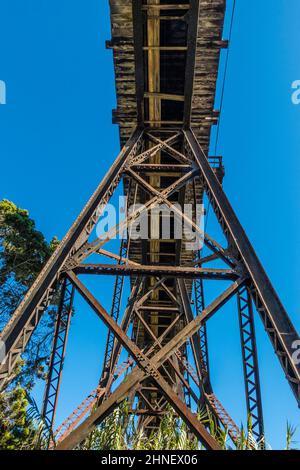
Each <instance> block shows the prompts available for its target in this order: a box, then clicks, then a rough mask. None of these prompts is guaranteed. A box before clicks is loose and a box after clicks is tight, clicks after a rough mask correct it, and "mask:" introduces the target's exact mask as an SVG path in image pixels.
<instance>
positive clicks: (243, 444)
mask: <svg viewBox="0 0 300 470" xmlns="http://www.w3.org/2000/svg"><path fill="white" fill-rule="evenodd" d="M198 419H199V421H200V422H201V423H202V424H203V425H204V426H205V427H206V428H207V429H208V430H209V432H210V434H211V435H212V436H213V437H214V438H215V439H216V440H217V442H218V443H219V444H220V446H221V448H222V449H223V450H235V449H236V450H257V451H259V450H262V449H263V448H264V439H263V440H262V441H261V442H259V443H256V442H255V440H254V437H253V434H252V429H251V422H250V420H249V421H248V426H247V431H245V430H244V429H243V428H242V430H241V436H240V439H239V441H238V443H237V445H234V444H233V443H232V442H231V441H230V438H229V436H228V432H227V430H226V429H223V428H221V427H220V426H218V425H217V424H216V422H215V420H214V419H213V417H212V416H211V414H210V413H209V412H207V411H200V412H198ZM295 433H296V428H295V427H293V426H291V425H290V424H287V434H286V446H285V450H292V448H295V447H294V446H295V444H296V442H295V441H293V438H294V436H295ZM77 449H78V450H149V451H151V450H204V447H203V446H202V445H201V444H199V442H198V439H197V438H196V437H195V436H194V435H193V434H192V433H191V432H190V431H189V430H188V428H187V426H186V424H185V422H184V421H183V420H182V419H180V418H179V417H178V416H177V415H176V413H175V411H174V410H173V408H172V407H171V406H170V405H168V407H167V413H166V414H164V415H163V417H162V419H161V422H160V425H159V427H158V429H156V430H155V431H154V432H152V433H150V435H149V434H146V433H145V431H144V429H143V428H142V427H140V426H139V424H138V419H137V417H135V416H134V415H132V414H130V413H129V404H128V402H127V401H126V400H125V401H124V402H123V403H122V404H121V405H120V406H119V407H118V408H116V409H115V410H114V411H113V412H112V413H111V414H110V415H109V416H108V417H107V418H106V419H105V420H104V421H103V422H102V423H101V424H100V425H98V426H97V427H96V428H95V430H94V431H93V432H92V433H91V434H90V436H89V437H88V438H87V439H86V440H85V441H84V442H83V443H82V444H80V445H79V446H78V447H77Z"/></svg>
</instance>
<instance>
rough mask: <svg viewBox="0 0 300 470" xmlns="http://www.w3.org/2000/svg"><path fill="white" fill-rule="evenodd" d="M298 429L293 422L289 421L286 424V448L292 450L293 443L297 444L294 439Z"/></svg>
mask: <svg viewBox="0 0 300 470" xmlns="http://www.w3.org/2000/svg"><path fill="white" fill-rule="evenodd" d="M296 431H297V427H296V426H293V425H292V424H291V423H289V422H287V424H286V448H285V449H286V450H292V445H295V444H296V441H295V440H294V439H293V438H294V436H295V434H296Z"/></svg>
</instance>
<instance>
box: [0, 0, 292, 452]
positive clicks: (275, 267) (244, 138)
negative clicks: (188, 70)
mask: <svg viewBox="0 0 300 470" xmlns="http://www.w3.org/2000/svg"><path fill="white" fill-rule="evenodd" d="M228 3H229V7H230V5H231V4H232V2H231V1H229V2H228ZM299 10H300V5H299V1H298V0H237V1H236V12H235V20H234V25H233V31H232V42H231V46H230V56H229V64H228V72H227V79H226V86H225V94H224V103H223V113H222V119H221V124H220V135H219V142H218V148H217V153H218V154H221V155H223V157H224V163H225V167H226V178H225V181H224V188H225V190H226V192H227V194H228V196H229V197H230V200H231V202H232V204H233V207H234V208H235V210H236V212H237V214H238V216H239V217H240V220H241V222H242V223H243V224H244V227H245V229H246V231H247V233H248V235H249V237H250V239H251V241H252V242H253V245H254V247H255V249H256V250H257V253H258V255H259V256H260V258H261V261H262V262H263V264H264V266H265V268H266V270H267V272H268V274H269V275H270V278H271V280H272V281H273V283H274V285H275V287H276V289H277V290H278V293H279V295H280V297H281V298H282V301H283V303H284V305H285V306H286V308H287V310H288V312H289V314H290V316H291V318H292V320H293V322H294V324H295V326H296V328H297V329H298V331H300V301H299V298H300V296H299V293H300V292H299V275H300V272H299V270H300V268H299V266H300V263H299V262H300V255H299V238H300V237H299V232H300V226H299V208H300V207H299V205H300V202H299V201H300V189H299V178H300V171H299V170H300V163H299V150H300V140H299V126H300V105H299V106H295V105H293V104H292V101H291V94H292V90H291V84H292V82H293V81H294V80H300V65H299V54H298V44H299V31H300V11H299ZM0 18H1V19H0V22H1V27H0V50H1V55H0V80H4V81H5V82H6V86H7V104H6V105H1V106H0V132H1V134H0V135H1V138H0V158H1V166H0V198H3V197H5V198H8V199H11V200H13V201H14V202H15V203H16V204H18V205H20V206H21V207H24V208H27V209H28V210H29V211H30V214H31V216H32V217H33V218H34V219H35V220H36V222H37V226H38V228H39V229H40V230H41V231H42V232H44V233H45V235H46V236H47V238H49V239H50V238H51V237H52V236H53V235H57V236H58V237H60V238H62V237H63V235H64V233H65V232H66V230H67V229H68V227H69V226H70V224H71V222H72V221H73V220H74V218H75V217H76V216H77V214H78V213H79V211H80V210H81V208H82V206H83V205H84V204H85V202H86V200H87V199H88V198H89V196H90V194H91V192H92V191H93V190H94V189H95V187H96V186H97V184H98V183H99V181H100V179H101V177H102V176H103V174H104V173H105V171H106V170H107V169H108V168H109V166H110V165H111V164H112V162H113V160H114V158H115V156H116V155H117V153H118V150H119V140H118V129H117V127H116V126H114V125H112V124H111V110H112V108H114V107H115V86H114V75H113V64H112V53H111V51H106V50H105V40H106V39H110V21H109V11H108V1H107V0H89V1H86V0H51V1H50V0H26V1H24V0H2V1H1V2H0ZM216 107H218V100H217V102H216ZM108 284H110V285H111V280H108V281H107V280H103V279H98V280H97V284H96V286H95V288H96V289H97V290H98V293H99V296H100V297H101V300H102V302H103V304H104V306H105V307H106V308H109V305H110V298H109V296H107V295H105V292H107V288H108ZM77 305H78V307H77V309H76V315H75V317H74V319H73V322H72V328H71V334H70V341H69V346H68V355H67V359H66V363H65V370H64V377H63V384H62V394H61V395H62V396H61V400H60V406H59V410H58V416H57V422H58V424H59V422H60V421H61V420H62V419H63V418H64V417H65V416H67V415H68V414H69V413H70V412H71V411H72V410H73V408H74V407H75V406H76V405H77V404H78V403H79V402H80V401H81V400H82V399H83V398H84V397H85V396H86V394H87V393H88V392H89V391H91V390H92V389H93V388H94V387H95V386H96V385H97V380H98V377H99V373H100V369H101V365H102V358H103V344H104V338H105V336H104V332H105V330H104V328H103V327H102V325H101V323H100V321H99V320H98V319H97V318H96V316H95V315H94V314H93V313H92V312H90V311H88V310H86V309H84V308H83V304H82V303H80V302H79V303H78V304H77ZM81 306H82V308H81ZM227 313H228V315H227V314H226V315H225V316H224V315H219V314H218V315H216V317H214V318H213V319H212V320H211V321H210V325H209V335H210V337H209V340H210V360H211V364H212V366H211V367H212V373H213V384H214V388H215V391H216V394H217V396H218V397H220V398H221V399H222V401H223V403H224V404H225V406H226V407H227V408H228V410H229V411H230V413H231V414H232V416H233V418H234V419H235V420H236V422H237V423H238V424H240V422H241V421H242V420H243V421H244V422H245V412H244V409H245V406H244V402H243V382H242V368H241V367H242V365H241V357H240V356H241V354H240V345H239V337H238V332H237V315H236V313H235V311H234V309H233V308H231V307H230V306H229V307H228V308H227ZM257 333H258V350H259V359H260V363H261V368H260V371H261V382H262V392H263V404H264V409H265V421H266V435H267V440H268V442H269V443H270V444H271V446H272V447H273V448H277V447H282V446H283V445H284V438H285V426H286V421H287V420H289V421H291V422H292V423H293V424H295V425H298V424H300V419H299V416H300V415H299V410H298V408H297V406H296V403H295V400H294V398H293V397H292V394H291V392H290V389H289V386H288V384H287V382H286V380H285V379H284V377H283V373H282V371H281V368H280V366H279V365H278V362H277V359H276V357H275V355H274V352H273V351H272V348H271V347H270V344H269V341H268V339H267V338H266V335H265V333H264V331H263V329H262V327H261V323H260V320H259V319H258V321H257ZM36 395H37V397H40V395H41V393H40V388H39V387H38V388H37V392H36ZM298 439H299V440H300V432H298Z"/></svg>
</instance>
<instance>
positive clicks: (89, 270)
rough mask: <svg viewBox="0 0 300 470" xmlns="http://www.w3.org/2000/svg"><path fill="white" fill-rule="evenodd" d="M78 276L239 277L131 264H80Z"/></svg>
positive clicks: (217, 271) (228, 271)
mask: <svg viewBox="0 0 300 470" xmlns="http://www.w3.org/2000/svg"><path fill="white" fill-rule="evenodd" d="M72 271H74V272H75V273H76V274H102V275H104V274H106V275H113V276H115V275H123V276H151V277H152V276H163V277H175V278H176V277H181V278H187V279H188V278H192V279H197V278H202V279H218V280H233V281H234V280H236V279H237V278H238V277H239V276H238V275H237V273H235V272H234V271H233V270H231V269H212V268H190V267H179V266H161V265H157V266H156V265H154V266H149V265H135V264H133V265H130V264H126V265H125V264H124V265H120V264H79V265H78V266H77V267H75V268H73V269H72Z"/></svg>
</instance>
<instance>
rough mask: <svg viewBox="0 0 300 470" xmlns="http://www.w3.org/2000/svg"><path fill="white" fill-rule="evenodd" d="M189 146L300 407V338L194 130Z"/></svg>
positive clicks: (186, 134) (188, 133) (188, 139)
mask: <svg viewBox="0 0 300 470" xmlns="http://www.w3.org/2000/svg"><path fill="white" fill-rule="evenodd" d="M184 133H185V138H186V143H187V145H188V148H189V149H190V151H191V152H192V155H193V156H194V158H195V161H196V162H197V164H198V165H199V168H200V171H201V175H202V183H203V185H204V188H205V190H206V193H207V195H208V197H209V199H210V201H211V204H212V207H213V208H214V211H215V213H216V216H217V218H218V220H219V223H220V225H221V227H222V228H223V231H224V234H225V236H226V237H227V239H228V240H229V243H230V245H231V246H232V247H234V248H235V249H236V251H237V252H238V253H239V256H240V258H241V260H242V262H243V265H244V268H245V270H246V272H247V273H248V275H249V276H250V278H251V281H252V289H251V294H252V297H253V299H254V302H255V304H256V306H257V309H258V311H259V313H260V316H261V319H262V321H263V324H264V327H265V329H266V331H267V333H268V335H269V338H270V340H271V343H272V345H273V348H274V351H275V353H276V355H277V357H278V359H279V362H280V364H281V366H282V368H283V371H284V374H285V376H286V378H287V380H288V382H289V384H290V386H291V389H292V391H293V393H294V395H295V398H296V400H297V402H298V404H299V405H300V364H297V363H296V361H294V360H293V354H294V352H295V349H294V347H293V346H294V344H297V343H296V342H297V341H299V335H298V334H297V331H296V330H295V328H294V325H293V324H292V322H291V320H290V318H289V317H288V314H287V313H286V311H285V308H284V307H283V305H282V303H281V301H280V299H279V297H278V295H277V293H276V292H275V290H274V288H273V286H272V284H271V282H270V279H269V278H268V276H267V274H266V272H265V271H264V269H263V267H262V265H261V263H260V261H259V259H258V257H257V255H256V253H255V251H254V249H253V247H252V245H251V243H250V241H249V239H248V237H247V235H246V233H245V231H244V229H243V227H242V225H241V223H240V221H239V220H238V218H237V216H236V214H235V213H234V211H233V209H232V207H231V205H230V202H229V200H228V199H227V197H226V195H225V193H224V191H223V189H222V186H221V185H220V183H219V181H218V180H217V178H216V176H215V174H214V172H213V170H212V168H211V167H210V165H209V162H208V160H207V158H206V156H205V154H204V152H203V150H202V148H201V147H200V145H199V143H198V141H197V139H196V137H195V135H194V133H193V132H192V131H191V130H187V131H184Z"/></svg>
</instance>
